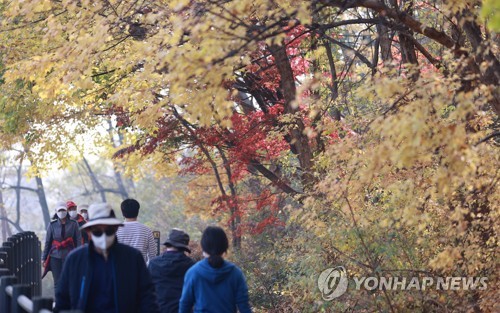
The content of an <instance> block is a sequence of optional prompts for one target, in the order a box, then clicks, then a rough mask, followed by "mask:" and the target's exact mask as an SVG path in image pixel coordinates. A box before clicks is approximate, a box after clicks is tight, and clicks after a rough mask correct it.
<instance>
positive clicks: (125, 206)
mask: <svg viewBox="0 0 500 313" xmlns="http://www.w3.org/2000/svg"><path fill="white" fill-rule="evenodd" d="M120 208H121V210H122V214H123V217H125V223H123V227H120V229H119V230H118V232H117V233H116V236H117V238H118V242H121V243H124V244H126V245H129V246H131V247H134V248H136V249H137V250H139V251H140V252H141V253H142V256H143V257H144V261H146V264H147V263H148V262H149V261H150V260H151V259H152V258H154V257H155V256H156V255H157V254H158V250H157V247H156V242H155V240H154V238H153V232H152V231H151V229H149V228H148V227H147V226H146V225H144V224H141V223H139V222H138V221H137V216H139V208H140V204H139V202H138V201H137V200H135V199H126V200H123V202H122V203H121V205H120Z"/></svg>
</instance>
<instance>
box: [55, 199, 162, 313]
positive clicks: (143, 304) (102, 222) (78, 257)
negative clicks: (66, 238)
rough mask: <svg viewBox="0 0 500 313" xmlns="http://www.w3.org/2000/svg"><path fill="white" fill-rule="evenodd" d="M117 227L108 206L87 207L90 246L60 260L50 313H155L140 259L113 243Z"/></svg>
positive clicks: (129, 249)
mask: <svg viewBox="0 0 500 313" xmlns="http://www.w3.org/2000/svg"><path fill="white" fill-rule="evenodd" d="M121 225H123V224H122V222H121V221H120V220H119V219H117V218H116V217H115V213H114V211H113V209H112V208H111V206H110V205H109V204H107V203H98V204H92V205H91V206H90V207H89V220H88V222H87V223H86V224H85V225H83V229H85V230H86V231H87V233H88V235H89V237H90V242H89V244H88V245H84V246H82V247H80V248H79V249H77V250H75V251H74V252H73V253H71V254H70V255H69V256H68V258H67V259H66V262H65V263H64V268H63V271H62V274H61V280H60V282H59V285H58V286H57V290H56V301H55V307H54V312H60V311H64V310H81V311H83V312H88V313H139V312H140V313H158V312H159V311H158V304H157V301H156V295H155V290H154V285H153V282H152V281H151V276H150V274H149V272H148V269H147V267H146V264H145V263H144V259H143V257H142V255H141V253H140V252H139V251H137V249H134V248H132V247H129V246H127V245H124V244H121V243H119V242H118V241H117V240H116V231H117V229H118V227H119V226H121Z"/></svg>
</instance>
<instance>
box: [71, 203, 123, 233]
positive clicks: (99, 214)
mask: <svg viewBox="0 0 500 313" xmlns="http://www.w3.org/2000/svg"><path fill="white" fill-rule="evenodd" d="M88 213H89V220H88V221H87V223H85V224H83V225H82V227H80V229H84V228H87V227H90V226H94V225H112V226H116V225H118V226H123V223H122V221H120V220H119V219H117V218H116V217H115V211H113V209H112V208H111V205H109V204H108V203H95V204H91V205H90V206H89V209H88Z"/></svg>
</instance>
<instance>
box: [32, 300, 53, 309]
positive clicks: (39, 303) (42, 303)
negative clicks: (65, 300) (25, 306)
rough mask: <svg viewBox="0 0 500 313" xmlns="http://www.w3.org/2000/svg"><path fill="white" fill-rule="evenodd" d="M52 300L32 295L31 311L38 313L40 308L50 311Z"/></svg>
mask: <svg viewBox="0 0 500 313" xmlns="http://www.w3.org/2000/svg"><path fill="white" fill-rule="evenodd" d="M53 302H54V300H53V299H52V298H47V297H33V313H38V312H39V311H40V310H41V309H46V310H49V311H52V304H53Z"/></svg>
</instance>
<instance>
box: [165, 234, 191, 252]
mask: <svg viewBox="0 0 500 313" xmlns="http://www.w3.org/2000/svg"><path fill="white" fill-rule="evenodd" d="M163 244H164V245H168V246H172V247H175V248H178V249H183V250H186V251H187V252H189V253H191V250H190V249H189V247H188V245H189V235H188V234H187V233H185V232H184V231H182V230H180V229H177V228H174V229H172V230H171V231H170V233H169V234H168V239H167V240H165V242H164V243H163Z"/></svg>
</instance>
